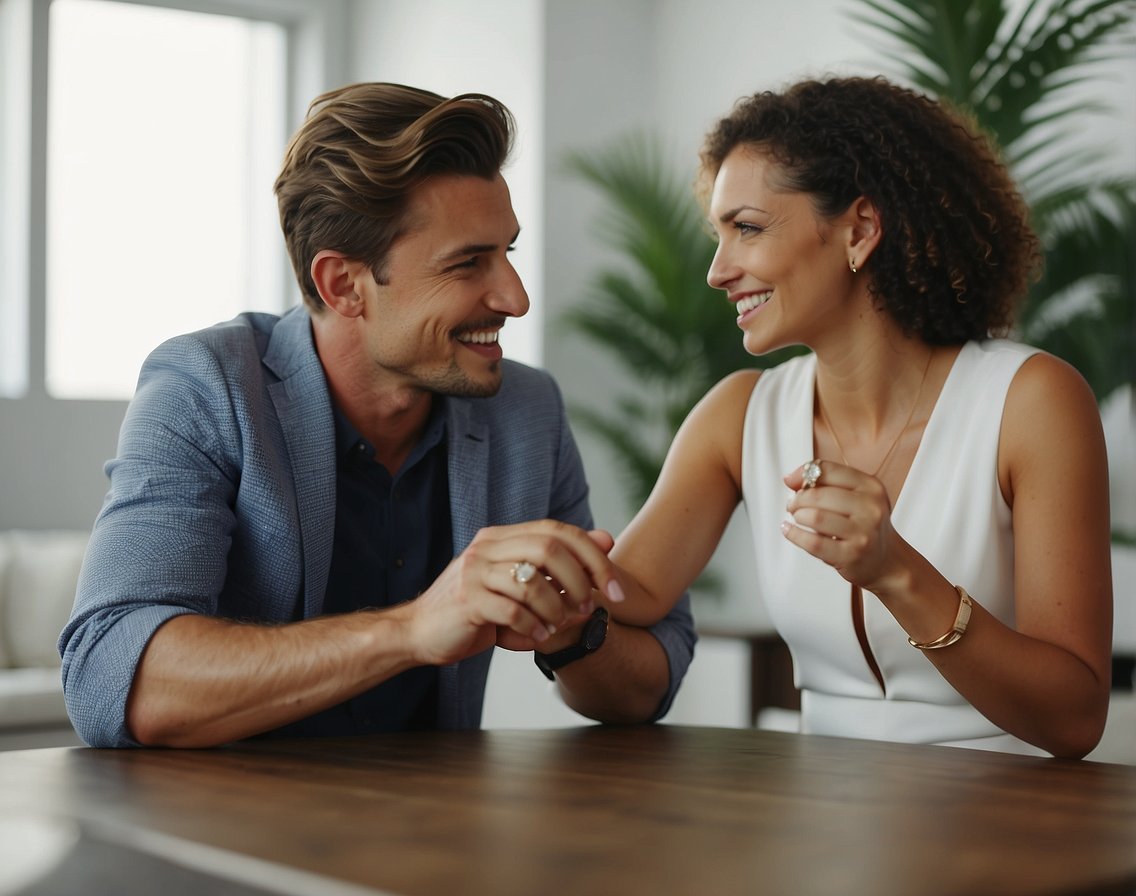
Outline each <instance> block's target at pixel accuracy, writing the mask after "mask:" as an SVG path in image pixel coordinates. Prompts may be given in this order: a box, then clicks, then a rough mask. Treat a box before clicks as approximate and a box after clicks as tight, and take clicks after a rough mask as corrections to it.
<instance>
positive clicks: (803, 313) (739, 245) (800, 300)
mask: <svg viewBox="0 0 1136 896" xmlns="http://www.w3.org/2000/svg"><path fill="white" fill-rule="evenodd" d="M778 173H779V172H778V166H777V164H776V163H775V162H774V161H772V159H770V157H769V156H767V155H766V154H764V153H762V152H760V151H757V150H755V149H753V148H752V147H746V146H739V147H736V148H735V149H733V150H732V151H731V152H730V154H729V155H727V156H726V158H725V160H724V161H723V162H722V167H721V168H720V169H719V171H718V175H717V177H716V178H715V179H714V189H713V192H712V193H711V196H710V209H709V212H710V224H711V226H712V227H713V228H714V231H715V233H716V234H717V237H718V249H717V251H716V252H715V253H714V260H713V262H712V263H711V265H710V271H709V273H708V274H707V276H706V280H707V282H708V283H709V284H710V285H711V286H713V287H714V288H716V289H724V290H725V291H726V297H727V298H728V299H729V300H730V301H731V302H733V303H734V305H735V307H736V308H737V314H738V317H737V322H738V326H739V327H741V329H742V331H743V333H744V334H745V335H744V337H743V343H744V345H745V348H746V351H748V352H750V353H751V354H754V355H761V354H765V353H767V352H770V351H773V350H775V349H778V348H782V347H784V346H788V345H798V344H804V345H810V346H813V347H815V345H814V342H815V339H816V337H817V336H818V335H819V334H821V333H822V332H824V331H827V330H829V329H830V328H831V327H833V326H834V325H839V323H840V318H841V314H842V312H845V311H846V309H847V306H848V303H847V302H846V297H847V295H848V292H849V291H850V289H851V285H852V279H851V272H850V271H849V268H848V260H849V255H848V252H849V250H848V244H847V242H846V240H845V231H846V227H845V225H844V223H843V222H842V220H841V219H837V220H835V221H828V220H825V219H824V218H821V217H819V216H818V215H817V214H816V211H815V210H814V208H813V205H812V202H811V200H810V197H809V195H808V194H807V193H800V192H792V191H788V190H785V189H783V188H778V186H777V184H778V182H779V179H778ZM822 328H823V329H822Z"/></svg>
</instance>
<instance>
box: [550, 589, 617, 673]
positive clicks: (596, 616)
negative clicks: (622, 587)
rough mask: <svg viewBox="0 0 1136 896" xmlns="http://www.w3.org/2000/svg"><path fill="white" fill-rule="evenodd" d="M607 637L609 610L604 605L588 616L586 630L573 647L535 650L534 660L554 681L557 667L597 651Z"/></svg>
mask: <svg viewBox="0 0 1136 896" xmlns="http://www.w3.org/2000/svg"><path fill="white" fill-rule="evenodd" d="M606 637H607V610H606V609H604V608H603V607H597V608H596V610H595V612H593V613H592V615H591V616H589V617H588V621H587V622H585V623H584V631H583V633H582V634H581V635H580V640H579V641H577V642H576V643H575V644H573V645H572V646H571V647H565V648H564V649H563V650H558V651H556V653H536V652H535V651H534V652H533V660H535V661H536V667H537V668H538V669H540V671H541V672H543V673H544V677H545V678H547V679H548V680H549V681H554V680H555V679H556V676H555V675H554V674H553V673H555V672H556V670H557V669H562V668H564V667H565V666H567V665H568V664H569V663H574V662H576V660H578V659H581V658H582V657H585V656H587V655H588V654H589V653H595V652H596V651H597V650H599V649H600V647H601V646H603V642H604V638H606Z"/></svg>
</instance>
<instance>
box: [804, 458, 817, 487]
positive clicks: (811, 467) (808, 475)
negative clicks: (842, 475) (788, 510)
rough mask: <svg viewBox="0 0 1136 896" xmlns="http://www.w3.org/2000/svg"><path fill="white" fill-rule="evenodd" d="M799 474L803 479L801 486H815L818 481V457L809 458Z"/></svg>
mask: <svg viewBox="0 0 1136 896" xmlns="http://www.w3.org/2000/svg"><path fill="white" fill-rule="evenodd" d="M801 474H802V478H803V479H804V480H805V482H804V485H802V486H801V488H815V487H816V484H817V483H818V482H820V459H819V458H818V459H817V460H810V461H809V462H808V463H807V464H805V466H804V469H803V470H802V471H801Z"/></svg>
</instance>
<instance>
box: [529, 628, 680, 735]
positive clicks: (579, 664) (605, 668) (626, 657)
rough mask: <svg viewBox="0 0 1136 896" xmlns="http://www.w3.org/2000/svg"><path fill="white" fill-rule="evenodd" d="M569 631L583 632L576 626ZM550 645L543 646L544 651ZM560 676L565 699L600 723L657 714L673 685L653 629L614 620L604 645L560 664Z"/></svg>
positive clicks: (638, 719)
mask: <svg viewBox="0 0 1136 896" xmlns="http://www.w3.org/2000/svg"><path fill="white" fill-rule="evenodd" d="M568 634H572V637H573V638H576V637H579V635H578V629H577V628H576V627H573V630H572V632H571V633H569V632H565V635H568ZM562 646H566V645H562ZM552 649H553V648H552V647H546V646H545V645H541V650H542V651H544V652H551V650H552ZM556 679H557V683H558V685H559V687H560V694H561V696H562V698H563V699H564V702H565V703H566V704H568V706H570V707H571V708H572V709H574V710H575V711H576V712H578V713H580V714H581V715H585V716H587V717H588V718H590V719H595V720H596V721H599V722H608V723H613V724H631V723H635V722H645V721H647V720H649V719H651V718H653V717H654V716H655V714H656V711H657V710H658V708H659V704H660V703H661V702H662V700H663V698H664V697H665V696H666V693H667V689H668V688H669V687H670V665H669V663H668V661H667V654H666V652H665V651H664V650H663V648H662V645H661V644H660V643H659V641H658V640H657V639H656V638H655V636H654V635H652V634H651V633H650V632H649V631H647V630H646V629H643V628H638V627H636V626H629V625H620V624H619V623H617V622H611V623H610V625H609V627H608V633H607V638H606V639H605V640H604V644H603V646H602V647H601V648H600V649H599V650H597V651H596V652H595V653H592V654H589V655H588V656H586V657H584V658H583V659H580V660H577V661H576V662H574V663H571V664H569V665H567V666H564V667H563V668H561V669H559V670H558V671H557V673H556Z"/></svg>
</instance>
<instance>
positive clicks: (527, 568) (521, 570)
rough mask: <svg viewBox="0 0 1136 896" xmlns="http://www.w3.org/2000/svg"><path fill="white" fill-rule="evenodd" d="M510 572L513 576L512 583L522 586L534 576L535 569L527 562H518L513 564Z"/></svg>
mask: <svg viewBox="0 0 1136 896" xmlns="http://www.w3.org/2000/svg"><path fill="white" fill-rule="evenodd" d="M511 572H512V574H513V581H514V582H517V583H518V584H520V585H524V584H526V583H527V582H529V581H530V580H531V579H532V577H533V576H535V575H536V567H535V566H533V565H532V564H531V563H529V561H528V560H519V561H518V562H516V563H514V564H513V568H512V570H511Z"/></svg>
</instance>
